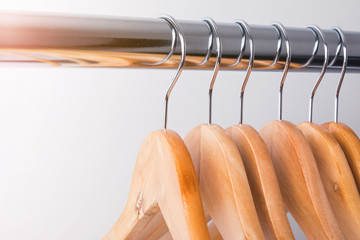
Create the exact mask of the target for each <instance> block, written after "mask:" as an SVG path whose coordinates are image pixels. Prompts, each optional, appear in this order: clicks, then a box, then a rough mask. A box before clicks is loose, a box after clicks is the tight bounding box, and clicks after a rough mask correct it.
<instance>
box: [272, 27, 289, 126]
mask: <svg viewBox="0 0 360 240" xmlns="http://www.w3.org/2000/svg"><path fill="white" fill-rule="evenodd" d="M273 26H274V27H275V28H276V29H277V31H279V33H280V35H281V42H282V41H283V40H285V45H286V62H285V66H284V70H283V74H282V77H281V83H280V88H279V120H282V103H283V88H284V83H285V79H286V76H287V73H288V71H289V68H290V64H291V48H290V41H289V37H288V35H287V32H286V29H285V27H284V26H283V25H282V24H281V23H274V24H273ZM281 45H282V43H281Z"/></svg>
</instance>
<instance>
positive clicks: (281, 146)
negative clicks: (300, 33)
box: [260, 24, 345, 240]
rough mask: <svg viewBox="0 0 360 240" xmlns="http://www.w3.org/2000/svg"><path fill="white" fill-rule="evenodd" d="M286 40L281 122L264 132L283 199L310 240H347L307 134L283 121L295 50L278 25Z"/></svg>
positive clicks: (262, 134)
mask: <svg viewBox="0 0 360 240" xmlns="http://www.w3.org/2000/svg"><path fill="white" fill-rule="evenodd" d="M275 26H276V27H277V28H278V30H279V31H280V33H281V35H282V38H283V39H285V43H286V46H287V59H286V64H285V68H284V74H283V77H282V81H281V85H280V105H279V113H280V114H279V115H280V116H279V118H280V120H277V121H272V122H270V123H268V124H266V125H265V126H264V127H263V128H262V129H261V131H260V135H261V136H262V138H263V140H264V142H265V143H266V145H267V147H268V149H269V152H270V155H271V158H272V161H273V163H274V167H275V172H276V176H277V178H278V181H279V185H280V190H281V194H282V198H283V200H284V203H285V205H286V208H287V209H288V210H289V211H290V212H291V214H292V215H293V217H294V219H295V220H296V222H297V223H298V224H299V226H300V228H301V229H302V230H303V232H304V233H305V235H306V237H307V238H308V239H317V240H318V239H345V237H344V235H343V233H342V232H341V230H340V228H339V225H338V223H337V221H336V219H335V216H334V213H333V211H332V209H331V206H330V203H329V200H328V199H327V196H326V193H325V190H324V186H323V184H322V182H321V178H320V174H319V170H318V168H317V166H316V162H315V159H314V155H313V153H312V150H311V147H310V146H309V144H308V142H307V140H306V138H305V136H304V134H303V133H302V132H301V131H300V130H299V129H298V128H297V127H296V126H295V125H294V124H292V123H290V122H288V121H284V120H281V119H282V89H283V85H284V81H285V79H286V74H287V71H288V69H289V66H290V61H291V59H290V58H291V50H290V42H289V40H288V37H287V34H286V30H285V28H284V27H283V26H282V25H280V24H277V25H275Z"/></svg>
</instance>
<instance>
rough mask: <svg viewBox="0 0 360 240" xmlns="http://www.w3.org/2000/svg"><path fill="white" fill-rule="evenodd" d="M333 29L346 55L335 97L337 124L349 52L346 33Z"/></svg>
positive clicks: (339, 29)
mask: <svg viewBox="0 0 360 240" xmlns="http://www.w3.org/2000/svg"><path fill="white" fill-rule="evenodd" d="M333 29H334V31H335V32H336V33H337V34H338V36H339V38H340V43H341V46H342V50H343V54H344V61H343V65H342V68H341V75H340V81H339V84H338V87H337V89H336V96H335V122H336V123H337V122H338V120H339V95H340V89H341V86H342V83H343V80H344V77H345V73H346V68H347V65H348V52H347V44H346V39H345V34H344V32H343V31H342V30H341V28H339V27H335V28H333Z"/></svg>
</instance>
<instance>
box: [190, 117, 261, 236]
mask: <svg viewBox="0 0 360 240" xmlns="http://www.w3.org/2000/svg"><path fill="white" fill-rule="evenodd" d="M184 141H185V144H186V146H187V148H188V150H189V152H190V155H191V158H192V160H193V162H194V167H195V171H196V174H197V177H198V180H199V186H200V192H201V198H202V201H203V204H204V208H205V210H206V211H207V212H208V213H209V215H210V216H211V218H212V220H213V222H214V224H215V225H216V228H217V229H218V231H219V232H220V234H221V236H222V238H223V239H231V240H235V239H265V238H264V235H263V232H262V229H261V226H260V222H259V219H258V216H257V213H256V209H255V206H254V202H253V198H252V195H251V190H250V187H249V183H248V180H247V176H246V172H245V169H244V165H243V162H242V160H241V156H240V153H239V151H238V149H237V147H236V144H235V143H234V142H233V141H232V139H231V138H230V136H229V135H227V134H226V132H225V130H224V129H222V128H221V127H219V126H218V125H215V124H204V125H200V126H197V127H195V128H194V129H192V130H191V131H190V132H189V133H188V134H187V136H186V137H185V139H184Z"/></svg>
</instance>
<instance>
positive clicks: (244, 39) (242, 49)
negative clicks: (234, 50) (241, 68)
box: [227, 22, 247, 67]
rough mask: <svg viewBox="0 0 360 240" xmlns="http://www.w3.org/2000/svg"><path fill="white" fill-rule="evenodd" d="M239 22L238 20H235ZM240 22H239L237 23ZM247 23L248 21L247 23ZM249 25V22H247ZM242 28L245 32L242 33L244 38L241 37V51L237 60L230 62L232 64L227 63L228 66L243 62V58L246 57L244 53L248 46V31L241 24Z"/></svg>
mask: <svg viewBox="0 0 360 240" xmlns="http://www.w3.org/2000/svg"><path fill="white" fill-rule="evenodd" d="M235 23H237V22H235ZM237 24H239V23H237ZM245 24H246V23H245ZM246 25H247V24H246ZM240 27H241V28H240V29H241V30H242V32H243V33H244V34H243V35H242V38H241V44H240V52H239V56H238V57H237V59H236V60H235V62H234V63H232V64H230V65H227V67H234V66H236V65H238V64H239V63H240V62H241V59H242V58H243V57H244V53H245V48H246V33H245V31H244V28H243V27H242V26H241V25H240Z"/></svg>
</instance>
